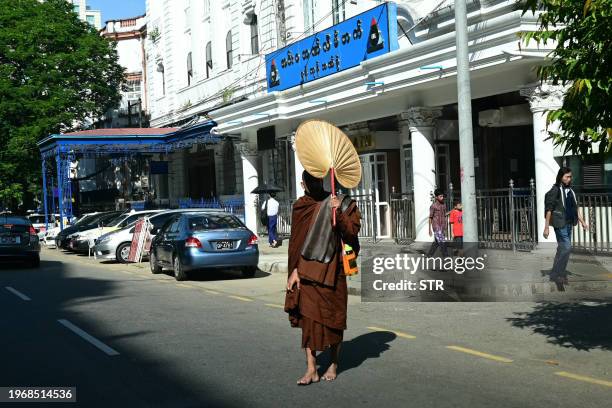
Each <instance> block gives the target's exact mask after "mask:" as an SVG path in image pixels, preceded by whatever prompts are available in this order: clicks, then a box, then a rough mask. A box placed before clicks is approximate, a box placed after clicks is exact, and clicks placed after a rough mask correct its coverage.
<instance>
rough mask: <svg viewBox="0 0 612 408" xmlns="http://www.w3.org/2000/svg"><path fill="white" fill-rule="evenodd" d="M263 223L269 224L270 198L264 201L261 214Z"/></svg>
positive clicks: (260, 217) (260, 218)
mask: <svg viewBox="0 0 612 408" xmlns="http://www.w3.org/2000/svg"><path fill="white" fill-rule="evenodd" d="M259 220H260V221H261V225H268V200H266V202H265V203H264V206H263V208H262V209H261V213H260V214H259Z"/></svg>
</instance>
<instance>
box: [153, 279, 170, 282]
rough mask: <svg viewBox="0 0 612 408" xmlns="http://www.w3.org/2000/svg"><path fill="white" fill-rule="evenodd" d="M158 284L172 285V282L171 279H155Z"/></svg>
mask: <svg viewBox="0 0 612 408" xmlns="http://www.w3.org/2000/svg"><path fill="white" fill-rule="evenodd" d="M155 280H156V281H157V282H162V283H170V282H172V281H171V280H170V279H155Z"/></svg>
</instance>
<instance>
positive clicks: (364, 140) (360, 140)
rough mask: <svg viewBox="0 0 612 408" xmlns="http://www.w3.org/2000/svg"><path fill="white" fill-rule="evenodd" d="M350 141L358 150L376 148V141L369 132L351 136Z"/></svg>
mask: <svg viewBox="0 0 612 408" xmlns="http://www.w3.org/2000/svg"><path fill="white" fill-rule="evenodd" d="M351 142H353V146H355V150H357V151H358V152H363V151H368V150H373V149H375V148H376V143H375V141H374V137H373V136H372V134H371V133H368V134H365V135H359V136H353V137H352V138H351Z"/></svg>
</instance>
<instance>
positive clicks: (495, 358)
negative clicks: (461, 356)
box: [446, 346, 512, 363]
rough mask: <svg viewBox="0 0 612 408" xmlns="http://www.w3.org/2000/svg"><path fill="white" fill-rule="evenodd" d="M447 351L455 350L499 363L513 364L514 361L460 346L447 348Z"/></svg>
mask: <svg viewBox="0 0 612 408" xmlns="http://www.w3.org/2000/svg"><path fill="white" fill-rule="evenodd" d="M446 348H447V349H450V350H455V351H460V352H462V353H467V354H471V355H473V356H478V357H482V358H487V359H489V360H494V361H499V362H501V363H512V360H510V359H509V358H506V357H500V356H496V355H493V354H489V353H483V352H481V351H478V350H472V349H469V348H465V347H459V346H446Z"/></svg>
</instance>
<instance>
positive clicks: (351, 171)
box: [295, 119, 361, 192]
mask: <svg viewBox="0 0 612 408" xmlns="http://www.w3.org/2000/svg"><path fill="white" fill-rule="evenodd" d="M295 149H296V151H297V155H298V158H299V159H300V162H301V163H302V166H304V168H305V169H306V171H307V172H309V173H310V174H312V175H313V176H315V177H319V178H324V177H325V176H326V175H327V173H328V172H329V171H330V170H331V171H332V172H333V173H335V176H336V179H337V180H338V182H339V183H340V184H342V186H344V187H346V188H355V187H357V185H358V184H359V181H360V180H361V164H360V162H359V156H358V155H357V151H356V150H355V147H354V146H353V144H352V143H351V140H350V139H349V138H348V137H347V136H346V135H345V134H344V133H343V132H342V131H341V130H340V129H338V128H337V127H336V126H334V125H332V124H331V123H329V122H326V121H323V120H314V119H313V120H307V121H306V122H303V123H302V124H301V125H300V126H299V127H298V129H297V131H296V134H295ZM332 186H333V183H332ZM332 192H333V191H332Z"/></svg>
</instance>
